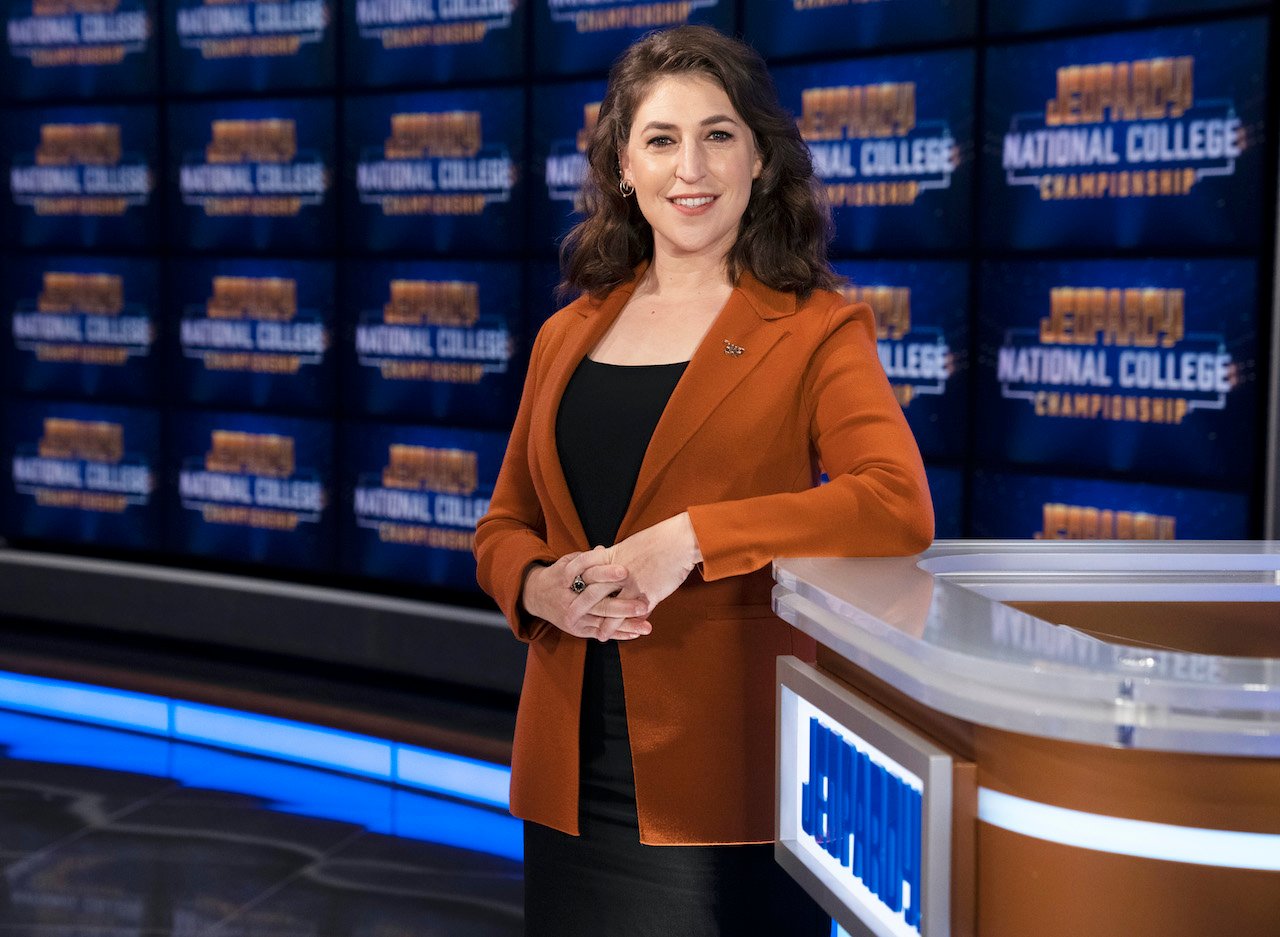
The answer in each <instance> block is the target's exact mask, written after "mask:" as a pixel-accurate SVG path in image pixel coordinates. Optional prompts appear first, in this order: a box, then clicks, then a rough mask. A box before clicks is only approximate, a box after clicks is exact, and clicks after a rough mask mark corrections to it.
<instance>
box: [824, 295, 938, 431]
mask: <svg viewBox="0 0 1280 937" xmlns="http://www.w3.org/2000/svg"><path fill="white" fill-rule="evenodd" d="M843 292H844V295H845V298H846V299H847V300H848V301H849V302H851V303H866V304H867V305H869V306H870V307H871V309H872V310H873V311H874V312H875V314H876V349H877V351H878V352H879V354H880V364H881V365H883V366H884V372H885V374H886V375H887V376H888V378H889V383H890V384H891V385H892V386H893V392H894V394H895V395H896V396H897V398H898V403H900V404H901V405H902V407H903V409H906V408H907V407H909V406H911V401H912V400H915V399H916V398H917V397H920V396H922V395H933V396H938V395H942V394H945V393H946V392H947V381H948V380H949V379H950V378H951V375H952V374H953V373H954V371H955V362H954V358H953V356H952V354H951V348H950V346H949V345H948V344H947V336H946V334H945V333H944V332H943V330H942V327H941V326H927V325H926V326H917V327H916V328H915V330H914V332H913V331H912V323H911V288H910V287H908V286H851V287H847V288H846V289H845V290H844V291H843Z"/></svg>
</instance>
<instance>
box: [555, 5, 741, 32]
mask: <svg viewBox="0 0 1280 937" xmlns="http://www.w3.org/2000/svg"><path fill="white" fill-rule="evenodd" d="M718 5H719V0H683V2H678V3H619V2H611V0H547V8H548V9H549V10H550V12H551V19H552V21H553V22H556V23H572V24H573V27H574V29H576V30H577V31H578V32H580V33H598V32H604V31H605V30H610V29H656V28H658V27H660V26H679V25H683V24H684V23H687V22H689V17H690V15H691V14H692V13H693V12H694V11H695V10H702V9H708V8H715V7H716V6H718Z"/></svg>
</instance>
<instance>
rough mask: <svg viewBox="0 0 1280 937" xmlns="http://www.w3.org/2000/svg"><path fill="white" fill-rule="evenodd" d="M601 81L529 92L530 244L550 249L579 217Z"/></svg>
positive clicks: (601, 93) (540, 249)
mask: <svg viewBox="0 0 1280 937" xmlns="http://www.w3.org/2000/svg"><path fill="white" fill-rule="evenodd" d="M604 91H605V83H604V82H603V81H584V82H578V83H574V84H567V85H547V86H543V87H540V88H535V89H534V92H533V166H532V175H533V184H532V186H531V188H532V195H531V201H532V203H533V221H532V231H531V237H530V242H529V243H530V246H531V247H532V248H533V249H535V250H537V251H538V252H540V253H545V254H547V255H552V254H554V252H555V250H556V244H557V243H558V242H559V240H560V238H561V237H563V236H564V235H565V233H566V232H568V230H569V229H570V228H571V227H573V225H574V224H576V223H577V222H579V221H581V220H582V183H583V180H585V179H586V177H587V145H588V144H589V143H590V141H591V134H592V132H593V131H594V130H595V127H596V120H597V118H598V117H599V114H600V102H601V101H602V100H603V99H604Z"/></svg>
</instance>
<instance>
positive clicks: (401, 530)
mask: <svg viewBox="0 0 1280 937" xmlns="http://www.w3.org/2000/svg"><path fill="white" fill-rule="evenodd" d="M506 445H507V435H506V433H484V432H475V431H468V430H455V429H437V428H433V427H421V426H372V425H368V424H362V425H352V426H351V427H350V429H349V434H348V439H347V445H346V446H344V450H345V452H346V461H345V467H346V476H345V481H344V487H346V488H348V490H349V494H348V496H347V497H345V498H344V499H343V510H344V511H345V512H346V516H345V517H344V519H343V527H342V567H343V569H344V571H346V572H351V573H355V574H356V575H360V576H373V577H376V578H378V579H394V580H400V581H403V582H410V583H416V584H421V585H433V586H445V587H447V588H450V589H457V590H459V591H467V592H474V591H477V589H478V587H477V585H476V563H475V558H474V556H473V554H472V550H473V547H474V543H475V527H476V521H478V520H479V519H480V518H481V517H483V516H484V514H485V513H486V512H487V511H488V510H489V499H490V498H491V497H492V496H493V485H494V482H495V481H496V480H497V478H498V469H499V467H500V466H501V464H502V455H503V453H504V452H505V451H506Z"/></svg>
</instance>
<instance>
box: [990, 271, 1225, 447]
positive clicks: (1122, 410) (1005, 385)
mask: <svg viewBox="0 0 1280 937" xmlns="http://www.w3.org/2000/svg"><path fill="white" fill-rule="evenodd" d="M1048 312H1049V314H1048V315H1046V316H1044V317H1043V318H1042V319H1041V320H1040V327H1039V329H1038V330H1033V329H1019V328H1011V329H1008V330H1006V332H1005V338H1004V343H1003V345H1002V346H1001V347H1000V349H999V352H998V359H997V363H996V371H997V380H998V381H999V383H1000V394H1001V396H1002V397H1003V398H1004V399H1006V400H1014V401H1020V402H1021V403H1022V404H1023V405H1025V406H1026V407H1029V408H1031V409H1032V410H1033V411H1034V413H1035V415H1036V416H1037V417H1060V418H1065V419H1074V420H1107V421H1113V422H1118V423H1155V424H1181V423H1183V421H1184V420H1186V419H1187V418H1188V416H1190V415H1191V414H1193V413H1195V412H1196V411H1197V410H1209V411H1222V410H1224V409H1226V405H1227V395H1228V394H1229V393H1231V391H1232V390H1233V389H1234V388H1235V387H1236V385H1237V371H1238V367H1237V363H1236V361H1235V360H1234V358H1233V356H1232V355H1231V353H1230V351H1229V350H1228V349H1227V343H1226V338H1225V337H1224V336H1223V335H1220V334H1214V333H1199V332H1197V333H1193V334H1188V333H1187V331H1186V319H1187V309H1186V298H1185V293H1184V291H1183V290H1181V289H1165V288H1126V289H1115V288H1106V287H1100V286H1088V285H1073V286H1058V287H1053V288H1052V289H1051V290H1050V295H1049V311H1048Z"/></svg>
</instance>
